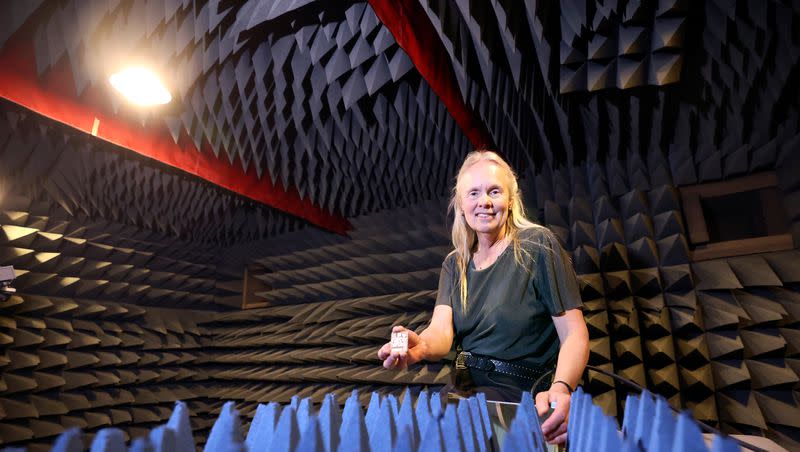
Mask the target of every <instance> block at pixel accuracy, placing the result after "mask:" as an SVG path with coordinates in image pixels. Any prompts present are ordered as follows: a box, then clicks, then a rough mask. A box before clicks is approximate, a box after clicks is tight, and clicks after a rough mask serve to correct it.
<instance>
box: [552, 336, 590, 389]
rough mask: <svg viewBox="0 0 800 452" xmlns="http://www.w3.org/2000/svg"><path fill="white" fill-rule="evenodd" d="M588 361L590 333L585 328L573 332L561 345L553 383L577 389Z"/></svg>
mask: <svg viewBox="0 0 800 452" xmlns="http://www.w3.org/2000/svg"><path fill="white" fill-rule="evenodd" d="M588 361H589V332H588V331H587V330H586V328H585V327H584V328H582V329H578V330H576V331H571V332H570V334H568V335H567V337H566V338H565V340H564V341H563V342H562V343H561V348H560V350H559V352H558V362H557V364H556V371H555V376H554V377H553V381H558V380H561V381H564V382H566V383H568V384H569V385H570V387H571V388H572V389H575V387H576V386H577V385H578V381H580V379H581V374H583V370H584V368H586V363H587V362H588Z"/></svg>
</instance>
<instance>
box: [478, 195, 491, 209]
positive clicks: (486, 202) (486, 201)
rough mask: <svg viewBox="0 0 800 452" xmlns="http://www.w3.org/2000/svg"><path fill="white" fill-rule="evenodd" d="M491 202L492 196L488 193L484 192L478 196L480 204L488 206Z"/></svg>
mask: <svg viewBox="0 0 800 452" xmlns="http://www.w3.org/2000/svg"><path fill="white" fill-rule="evenodd" d="M491 203H492V198H491V197H490V196H489V194H488V193H484V194H482V195H480V196H479V197H478V204H480V205H482V206H488V205H490V204H491Z"/></svg>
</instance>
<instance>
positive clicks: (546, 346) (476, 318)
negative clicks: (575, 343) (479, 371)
mask: <svg viewBox="0 0 800 452" xmlns="http://www.w3.org/2000/svg"><path fill="white" fill-rule="evenodd" d="M519 241H520V245H521V247H522V249H523V250H524V251H525V252H523V253H522V255H521V257H522V265H520V263H518V262H517V260H516V259H515V256H514V249H513V248H514V247H513V245H512V244H509V245H508V246H507V247H506V249H505V250H504V251H503V252H502V253H501V254H500V256H498V257H497V260H495V262H494V263H493V264H492V265H490V266H489V267H487V268H485V269H483V270H477V269H476V268H475V265H474V263H473V262H472V259H470V262H469V265H468V269H467V309H466V312H464V310H463V309H462V304H461V300H460V290H459V286H460V282H459V277H458V267H457V265H456V259H455V258H456V255H455V253H451V254H450V255H448V256H447V257H446V258H445V260H444V263H443V264H442V272H441V274H440V276H439V293H438V295H437V299H436V304H437V305H440V304H441V305H447V306H451V307H452V308H453V328H454V331H455V341H456V345H457V346H458V347H460V348H461V349H462V350H464V351H469V352H471V353H474V354H478V355H483V356H490V357H492V358H497V359H502V360H507V361H518V362H521V363H524V364H529V365H532V366H544V365H548V364H550V363H552V362H554V361H555V359H556V356H557V355H558V349H559V346H560V342H559V340H558V334H557V333H556V329H555V324H554V323H553V319H552V318H551V316H557V315H559V314H561V313H563V312H564V311H566V310H569V309H574V308H580V307H582V303H581V298H580V291H579V289H578V283H577V281H576V278H575V271H574V270H573V268H572V264H571V262H570V259H569V256H568V255H567V254H566V252H565V251H564V250H563V248H562V247H561V245H560V244H559V243H558V240H557V239H556V238H555V236H554V235H553V233H552V232H550V231H549V230H547V229H546V228H544V227H536V228H530V229H525V230H522V231H520V232H519Z"/></svg>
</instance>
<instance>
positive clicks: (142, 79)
mask: <svg viewBox="0 0 800 452" xmlns="http://www.w3.org/2000/svg"><path fill="white" fill-rule="evenodd" d="M109 81H110V82H111V86H113V87H114V88H116V89H117V91H119V92H120V93H122V95H123V96H125V97H126V98H127V99H128V100H129V101H131V102H133V103H135V104H138V105H145V106H147V105H163V104H166V103H168V102H169V101H171V100H172V95H171V94H170V93H169V91H168V90H167V88H166V87H165V86H164V84H162V83H161V81H160V80H159V79H158V77H156V75H155V74H153V73H152V72H150V71H148V70H147V69H144V68H141V67H130V68H127V69H123V70H122V71H120V72H117V73H116V74H114V75H112V76H111V77H110V79H109Z"/></svg>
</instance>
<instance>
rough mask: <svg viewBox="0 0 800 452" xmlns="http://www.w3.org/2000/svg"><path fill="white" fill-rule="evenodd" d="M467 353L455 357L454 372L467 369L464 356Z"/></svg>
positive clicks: (467, 353)
mask: <svg viewBox="0 0 800 452" xmlns="http://www.w3.org/2000/svg"><path fill="white" fill-rule="evenodd" d="M469 354H470V353H469V352H461V353H459V354H458V356H456V370H464V369H466V368H467V363H466V356H467V355H469Z"/></svg>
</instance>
